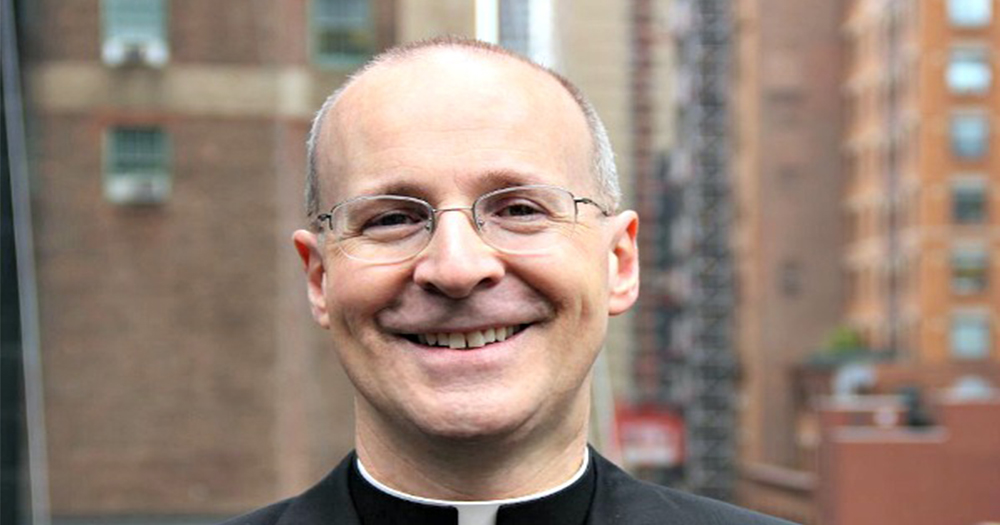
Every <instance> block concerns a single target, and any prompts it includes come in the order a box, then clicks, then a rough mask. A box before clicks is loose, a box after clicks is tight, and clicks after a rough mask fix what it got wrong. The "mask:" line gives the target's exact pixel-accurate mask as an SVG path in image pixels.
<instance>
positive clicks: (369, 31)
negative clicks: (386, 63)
mask: <svg viewBox="0 0 1000 525" xmlns="http://www.w3.org/2000/svg"><path fill="white" fill-rule="evenodd" d="M312 6H313V10H312V21H313V58H314V59H315V61H316V62H318V63H320V64H327V65H334V66H346V67H355V66H358V65H361V64H362V63H363V62H364V61H365V60H367V59H368V58H369V57H370V56H371V55H372V52H373V51H374V49H375V31H374V29H373V25H372V21H371V13H370V11H369V5H368V0H313V3H312Z"/></svg>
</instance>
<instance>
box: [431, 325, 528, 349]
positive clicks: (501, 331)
mask: <svg viewBox="0 0 1000 525" xmlns="http://www.w3.org/2000/svg"><path fill="white" fill-rule="evenodd" d="M515 331H516V327H514V326H499V327H495V328H487V329H486V330H473V331H471V332H465V333H462V332H451V333H444V332H439V333H433V334H417V335H416V337H417V341H419V342H420V343H421V344H425V345H429V346H443V347H447V348H453V349H456V350H460V349H463V348H481V347H483V346H486V345H488V344H490V343H495V342H499V341H505V340H507V338H508V337H510V336H512V335H514V332H515Z"/></svg>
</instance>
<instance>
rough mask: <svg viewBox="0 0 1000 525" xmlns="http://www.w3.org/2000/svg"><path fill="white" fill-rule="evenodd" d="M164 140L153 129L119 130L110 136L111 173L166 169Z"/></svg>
mask: <svg viewBox="0 0 1000 525" xmlns="http://www.w3.org/2000/svg"><path fill="white" fill-rule="evenodd" d="M164 146H165V138H164V135H163V132H162V131H161V130H158V129H155V128H119V129H116V130H114V131H113V132H112V134H111V162H110V163H109V168H110V171H111V172H112V173H116V174H118V173H139V172H147V173H148V172H157V171H164V170H165V169H166V154H165V151H164V150H165V147H164Z"/></svg>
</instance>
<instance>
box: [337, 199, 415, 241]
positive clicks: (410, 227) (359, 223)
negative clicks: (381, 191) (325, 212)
mask: <svg viewBox="0 0 1000 525" xmlns="http://www.w3.org/2000/svg"><path fill="white" fill-rule="evenodd" d="M340 211H341V217H342V219H343V223H342V224H343V229H342V230H341V234H342V238H344V239H350V238H367V239H368V240H372V241H378V242H391V241H393V240H398V239H403V238H406V237H408V236H410V235H413V234H415V233H417V232H419V231H420V230H421V229H423V228H424V227H425V226H426V225H427V224H428V222H429V221H430V210H429V209H427V208H426V207H425V206H423V205H421V204H420V203H419V202H410V201H408V200H404V199H399V198H390V197H381V198H373V199H359V200H357V201H354V202H351V203H350V204H349V205H348V206H345V207H344V208H343V209H342V210H340Z"/></svg>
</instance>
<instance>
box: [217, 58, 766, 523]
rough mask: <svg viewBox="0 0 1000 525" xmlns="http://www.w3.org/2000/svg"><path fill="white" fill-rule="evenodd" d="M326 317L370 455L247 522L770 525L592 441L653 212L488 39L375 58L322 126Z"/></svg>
mask: <svg viewBox="0 0 1000 525" xmlns="http://www.w3.org/2000/svg"><path fill="white" fill-rule="evenodd" d="M309 144H310V152H309V156H310V175H309V183H308V189H307V207H308V211H309V215H310V217H311V218H312V219H313V221H314V227H313V229H312V230H311V231H305V230H300V231H297V232H296V233H295V235H294V243H295V246H296V248H297V250H298V253H299V255H300V256H301V258H302V260H303V262H304V263H305V272H306V276H307V282H308V297H309V302H310V304H311V308H312V315H313V317H314V318H315V319H316V322H317V323H318V324H319V325H320V326H321V327H322V328H324V329H326V330H328V331H329V333H330V337H331V342H332V343H333V346H334V348H335V349H336V351H337V352H338V355H339V358H340V360H341V363H342V364H343V366H344V369H345V370H346V372H347V375H348V376H349V378H350V380H351V381H352V383H353V384H354V387H355V389H356V396H355V412H356V446H357V450H356V453H352V454H351V455H350V456H348V458H346V459H345V460H344V461H343V462H342V463H341V465H340V466H338V467H337V468H336V469H335V470H334V471H333V472H332V473H331V474H330V475H329V476H328V477H327V478H326V479H325V480H323V481H322V482H320V483H319V484H318V485H317V486H315V487H314V488H312V489H310V490H309V491H307V492H306V493H304V494H303V495H301V496H298V497H296V498H292V499H290V500H286V501H284V502H281V503H277V504H275V505H272V506H270V507H267V508H264V509H261V510H259V511H257V512H255V513H252V514H249V515H247V516H244V517H240V518H236V519H235V520H233V521H231V522H230V523H233V524H296V525H310V524H316V525H319V524H321V523H322V524H360V523H364V524H378V525H383V524H394V523H399V524H404V523H405V524H420V523H428V524H430V523H433V524H453V523H458V524H460V525H493V524H494V523H497V524H515V523H516V524H533V523H539V524H547V525H548V524H567V525H570V524H572V525H581V524H584V523H586V524H604V523H609V524H610V523H619V524H628V525H641V524H653V523H656V524H670V523H677V524H681V523H683V524H699V523H704V524H728V523H734V524H735V523H739V524H768V523H778V521H777V520H772V519H770V518H766V517H763V516H760V515H757V514H753V513H750V512H748V511H744V510H740V509H737V508H735V507H731V506H728V505H724V504H721V503H717V502H712V501H709V500H705V499H701V498H696V497H694V496H690V495H684V494H681V493H677V492H674V491H670V490H668V489H665V488H662V487H657V486H653V485H648V484H644V483H641V482H638V481H636V480H634V479H632V478H630V477H629V476H628V475H626V474H624V473H623V472H622V471H620V470H619V469H617V468H616V467H614V466H613V465H611V464H610V463H608V462H607V461H606V460H604V459H603V458H601V457H600V456H599V455H597V453H596V452H594V451H593V450H590V449H588V448H587V445H586V438H587V421H588V415H589V411H590V369H591V366H592V364H593V362H594V359H595V357H596V356H597V353H598V351H599V350H600V348H601V346H602V344H603V341H604V338H605V334H606V330H607V322H608V317H609V316H611V315H617V314H620V313H622V312H624V311H626V310H627V309H628V308H629V307H631V305H632V304H633V303H634V301H635V299H636V295H637V293H638V283H639V267H638V255H637V248H636V231H637V228H638V218H637V216H636V214H635V213H634V212H632V211H622V212H618V211H616V209H617V206H618V200H619V190H618V185H617V177H616V174H615V169H614V163H613V159H612V153H611V149H610V145H609V143H608V139H607V134H606V133H605V131H604V128H603V126H602V125H601V123H600V120H599V119H598V118H597V115H596V113H595V112H594V111H593V109H592V107H591V106H590V105H589V104H588V103H587V102H586V101H585V100H584V99H583V97H582V96H581V95H580V94H579V92H578V91H577V90H576V88H574V87H573V86H572V85H571V84H569V83H568V82H567V81H565V80H563V79H562V78H560V77H558V76H556V75H555V74H553V73H551V72H549V71H548V70H545V69H543V68H541V67H539V66H537V65H535V64H532V63H530V62H528V61H527V60H525V59H523V58H520V57H517V56H514V55H511V54H509V53H507V52H505V51H503V50H502V49H500V48H497V47H494V46H490V45H487V44H483V43H479V42H474V41H465V40H457V39H444V40H433V41H428V42H422V43H418V44H414V45H410V46H407V47H403V48H397V49H394V50H390V51H388V52H387V53H384V54H383V55H381V56H379V57H377V58H376V59H375V60H374V61H373V62H372V63H371V64H369V65H368V66H366V67H365V68H363V69H362V71H361V72H360V73H359V74H357V75H356V76H354V77H353V78H352V79H351V80H350V81H349V82H348V83H347V84H346V86H345V87H344V88H343V89H342V90H341V91H339V92H337V93H335V94H334V95H333V96H332V97H331V98H330V99H329V100H328V101H327V103H326V104H325V105H324V106H323V108H322V109H321V110H320V113H319V114H318V116H317V118H316V120H315V122H314V125H313V129H312V131H311V134H310V141H309Z"/></svg>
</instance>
